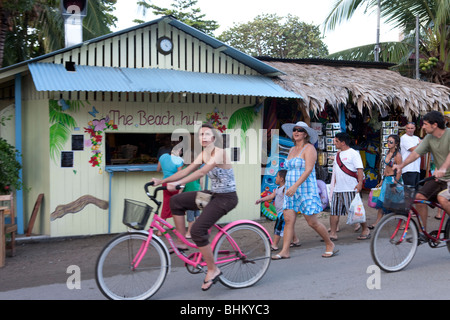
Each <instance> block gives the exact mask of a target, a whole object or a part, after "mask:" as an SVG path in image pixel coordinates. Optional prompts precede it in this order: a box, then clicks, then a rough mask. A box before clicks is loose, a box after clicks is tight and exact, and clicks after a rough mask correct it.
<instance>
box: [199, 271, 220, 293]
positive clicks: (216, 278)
mask: <svg viewBox="0 0 450 320" xmlns="http://www.w3.org/2000/svg"><path fill="white" fill-rule="evenodd" d="M221 275H222V271H220V273H219V274H218V275H217V276H215V277H214V278H212V279H210V280H208V281H203V284H208V283H211V285H210V286H209V287H207V288H202V291H207V290H209V289H210V288H211V287H212V286H213V284H216V282H217V281H218V280H219V278H220V276H221Z"/></svg>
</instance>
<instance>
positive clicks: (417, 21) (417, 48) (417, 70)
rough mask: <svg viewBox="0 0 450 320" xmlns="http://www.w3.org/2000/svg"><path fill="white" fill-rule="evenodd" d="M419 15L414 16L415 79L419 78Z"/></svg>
mask: <svg viewBox="0 0 450 320" xmlns="http://www.w3.org/2000/svg"><path fill="white" fill-rule="evenodd" d="M419 55H420V53H419V16H416V79H417V80H419V79H420V73H419V59H420V57H419Z"/></svg>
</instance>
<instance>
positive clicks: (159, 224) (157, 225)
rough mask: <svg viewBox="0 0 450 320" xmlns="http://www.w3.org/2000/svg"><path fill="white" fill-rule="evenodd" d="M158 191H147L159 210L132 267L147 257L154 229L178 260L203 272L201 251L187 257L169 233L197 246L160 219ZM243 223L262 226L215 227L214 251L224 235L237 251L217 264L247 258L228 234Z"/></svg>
mask: <svg viewBox="0 0 450 320" xmlns="http://www.w3.org/2000/svg"><path fill="white" fill-rule="evenodd" d="M158 190H161V188H157V189H155V192H154V195H153V196H151V195H150V193H149V192H148V190H147V189H146V193H147V196H148V197H149V198H150V200H152V201H153V202H154V203H155V204H156V205H157V209H156V211H155V213H154V214H153V218H152V222H151V224H150V227H149V230H148V237H147V241H146V242H145V243H143V244H142V246H141V248H140V249H139V251H138V253H137V254H136V256H135V257H134V259H133V261H132V267H133V268H137V267H138V266H139V263H140V262H141V260H142V258H143V257H144V256H145V253H146V252H147V250H148V247H149V244H150V241H151V240H152V238H153V232H154V229H157V230H159V231H160V232H161V233H162V234H163V235H164V236H165V237H166V239H167V241H168V242H169V244H170V246H171V247H172V250H173V252H174V253H175V254H176V255H177V257H178V258H180V259H181V260H182V261H183V262H184V263H186V264H189V265H191V266H193V267H195V268H198V269H200V270H201V269H202V268H203V267H205V266H206V262H202V254H201V253H200V252H199V251H196V252H194V253H192V254H190V255H189V256H185V255H184V254H183V253H182V252H180V250H179V249H178V248H177V246H176V244H175V243H174V241H173V239H172V237H171V236H170V234H169V232H168V231H172V232H173V233H174V235H175V236H176V237H177V238H178V239H180V240H181V241H182V242H183V243H184V244H186V245H187V246H188V247H191V248H194V249H198V247H197V245H195V244H194V243H192V242H189V241H188V240H187V239H186V238H185V237H184V236H183V235H181V234H180V233H179V232H178V231H177V230H176V228H175V227H174V226H172V225H171V224H170V223H169V222H167V221H166V220H164V219H162V218H161V217H159V209H160V207H161V202H160V201H158V200H156V192H157V191H158ZM241 223H248V224H253V225H256V226H260V225H259V224H258V223H256V222H254V221H251V220H238V221H235V222H232V223H229V224H227V225H226V226H225V227H223V228H222V227H220V226H219V225H217V224H215V225H214V227H215V228H216V229H217V230H218V233H217V234H216V236H215V237H214V239H213V241H212V242H211V247H212V248H213V250H214V247H215V245H216V244H217V241H219V239H220V237H221V236H222V235H223V234H225V235H226V236H227V237H228V241H229V242H230V244H231V245H232V247H233V249H234V251H235V254H233V255H227V256H225V257H221V259H220V260H218V261H217V262H216V263H217V264H224V263H229V262H233V261H235V260H239V259H241V258H242V257H244V256H245V255H244V254H243V253H242V251H241V249H240V248H239V246H238V245H237V244H236V242H235V241H234V239H233V238H232V237H230V236H229V235H228V233H227V230H228V229H230V228H231V227H234V226H235V225H238V224H241ZM164 227H166V228H167V230H166V229H164ZM261 229H262V230H264V232H265V233H266V235H267V236H268V238H269V239H270V242H271V244H272V238H271V237H270V235H269V233H268V232H267V231H266V230H265V229H264V228H261ZM191 257H192V258H191Z"/></svg>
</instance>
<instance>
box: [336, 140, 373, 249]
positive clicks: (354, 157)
mask: <svg viewBox="0 0 450 320" xmlns="http://www.w3.org/2000/svg"><path fill="white" fill-rule="evenodd" d="M350 141H351V138H350V136H349V135H348V133H345V132H340V133H338V134H336V136H335V138H334V144H335V146H336V148H337V149H339V150H340V151H339V152H338V154H337V155H336V159H335V160H334V164H333V177H332V179H331V186H330V187H331V189H332V193H333V194H332V197H331V215H330V239H331V240H334V241H335V240H337V228H338V225H339V217H340V216H342V215H346V214H347V212H348V209H349V208H350V204H351V203H352V201H353V199H354V198H355V196H356V193H358V192H361V190H362V187H363V182H364V167H363V163H362V160H361V155H360V154H359V152H358V151H356V150H354V149H352V148H350V147H349V145H350ZM338 157H339V159H338ZM338 160H340V161H338ZM361 226H362V232H361V235H360V236H359V237H358V240H366V239H369V238H370V230H369V228H368V225H367V223H366V222H365V223H361Z"/></svg>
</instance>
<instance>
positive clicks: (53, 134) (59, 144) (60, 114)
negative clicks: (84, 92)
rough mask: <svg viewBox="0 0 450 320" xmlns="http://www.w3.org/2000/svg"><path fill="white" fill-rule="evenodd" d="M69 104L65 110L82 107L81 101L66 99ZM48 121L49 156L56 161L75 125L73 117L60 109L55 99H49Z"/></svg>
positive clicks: (74, 110) (73, 110) (71, 110)
mask: <svg viewBox="0 0 450 320" xmlns="http://www.w3.org/2000/svg"><path fill="white" fill-rule="evenodd" d="M66 104H67V105H68V106H69V109H67V111H69V112H76V111H78V110H80V107H81V106H82V107H84V104H83V102H81V101H66ZM49 123H50V125H51V126H50V157H51V158H52V160H53V161H55V162H56V160H57V159H59V155H60V152H61V151H62V150H63V149H64V145H65V143H66V142H67V141H68V140H69V139H70V136H71V132H72V130H73V129H74V128H75V127H77V126H78V125H77V123H76V121H75V119H74V118H73V117H72V116H71V115H70V114H68V113H66V112H64V111H63V110H62V107H61V106H60V105H59V104H58V101H56V100H50V101H49Z"/></svg>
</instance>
